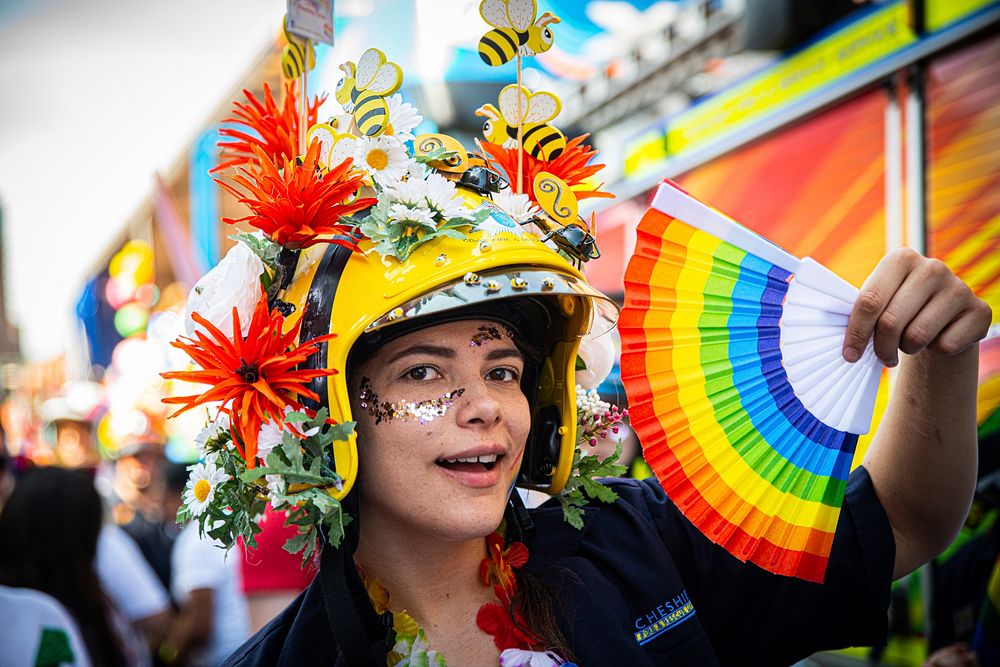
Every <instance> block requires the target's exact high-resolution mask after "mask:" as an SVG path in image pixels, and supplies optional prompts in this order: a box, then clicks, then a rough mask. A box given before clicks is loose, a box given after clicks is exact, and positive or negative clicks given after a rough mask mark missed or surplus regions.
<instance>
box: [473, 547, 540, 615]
mask: <svg viewBox="0 0 1000 667" xmlns="http://www.w3.org/2000/svg"><path fill="white" fill-rule="evenodd" d="M527 562H528V549H527V547H525V546H524V545H523V544H521V543H520V542H511V543H510V546H508V547H507V548H506V549H504V539H503V537H502V536H501V535H500V533H491V534H490V535H487V536H486V558H484V559H483V562H482V563H481V564H480V565H479V579H480V580H481V581H482V582H483V585H484V586H495V587H496V588H497V597H498V598H500V600H501V601H503V602H510V600H511V598H513V597H514V595H515V594H516V593H517V577H515V576H514V568H519V567H524V564H525V563H527Z"/></svg>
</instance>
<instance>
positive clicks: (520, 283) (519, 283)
mask: <svg viewBox="0 0 1000 667" xmlns="http://www.w3.org/2000/svg"><path fill="white" fill-rule="evenodd" d="M510 286H511V287H513V288H514V289H525V288H526V287H527V286H528V281H527V280H525V279H524V278H521V277H516V278H511V279H510Z"/></svg>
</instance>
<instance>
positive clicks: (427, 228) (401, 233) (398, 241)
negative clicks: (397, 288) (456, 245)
mask: <svg viewBox="0 0 1000 667" xmlns="http://www.w3.org/2000/svg"><path fill="white" fill-rule="evenodd" d="M389 208H390V203H389V201H388V199H386V198H380V200H379V203H378V204H376V205H375V206H373V207H372V208H371V209H370V211H369V213H368V216H367V217H365V218H362V220H361V222H360V224H359V226H358V231H360V232H361V233H362V234H364V235H365V236H367V237H368V238H370V239H371V240H372V242H373V243H374V244H375V251H376V252H377V253H378V254H379V255H381V256H383V257H394V258H396V259H397V260H398V261H400V262H405V261H406V260H407V259H408V258H409V257H410V254H411V253H412V252H413V251H414V250H415V249H416V248H418V247H419V246H421V245H423V244H424V243H427V242H428V241H431V240H433V239H435V238H438V237H441V236H446V237H449V238H453V239H464V238H465V237H466V234H467V228H472V227H475V226H476V225H478V224H479V223H481V222H482V221H483V220H485V219H486V218H487V217H488V216H489V211H488V210H486V209H482V210H477V211H475V212H474V213H473V214H471V215H470V216H468V217H466V216H458V217H454V218H449V219H444V218H442V217H441V215H439V214H436V215H435V216H434V218H433V220H432V221H430V222H421V221H416V220H397V219H395V218H394V217H393V216H392V214H391V213H390V211H389Z"/></svg>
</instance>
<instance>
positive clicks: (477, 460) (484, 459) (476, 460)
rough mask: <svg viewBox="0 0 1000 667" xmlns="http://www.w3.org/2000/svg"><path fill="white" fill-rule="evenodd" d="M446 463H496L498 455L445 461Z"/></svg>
mask: <svg viewBox="0 0 1000 667" xmlns="http://www.w3.org/2000/svg"><path fill="white" fill-rule="evenodd" d="M443 460H444V462H445V463H496V461H497V455H496V454H484V455H483V456H473V457H470V458H466V459H443Z"/></svg>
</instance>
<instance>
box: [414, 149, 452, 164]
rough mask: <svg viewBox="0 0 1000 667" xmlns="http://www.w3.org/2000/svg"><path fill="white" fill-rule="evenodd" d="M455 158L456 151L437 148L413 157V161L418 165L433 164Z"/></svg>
mask: <svg viewBox="0 0 1000 667" xmlns="http://www.w3.org/2000/svg"><path fill="white" fill-rule="evenodd" d="M455 157H458V151H450V150H448V149H446V148H445V147H444V146H438V147H437V148H435V149H434V150H431V151H428V152H426V153H424V154H423V155H416V156H414V158H413V159H414V160H416V161H417V162H419V163H420V164H427V163H428V162H434V161H435V160H450V159H452V158H455Z"/></svg>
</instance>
